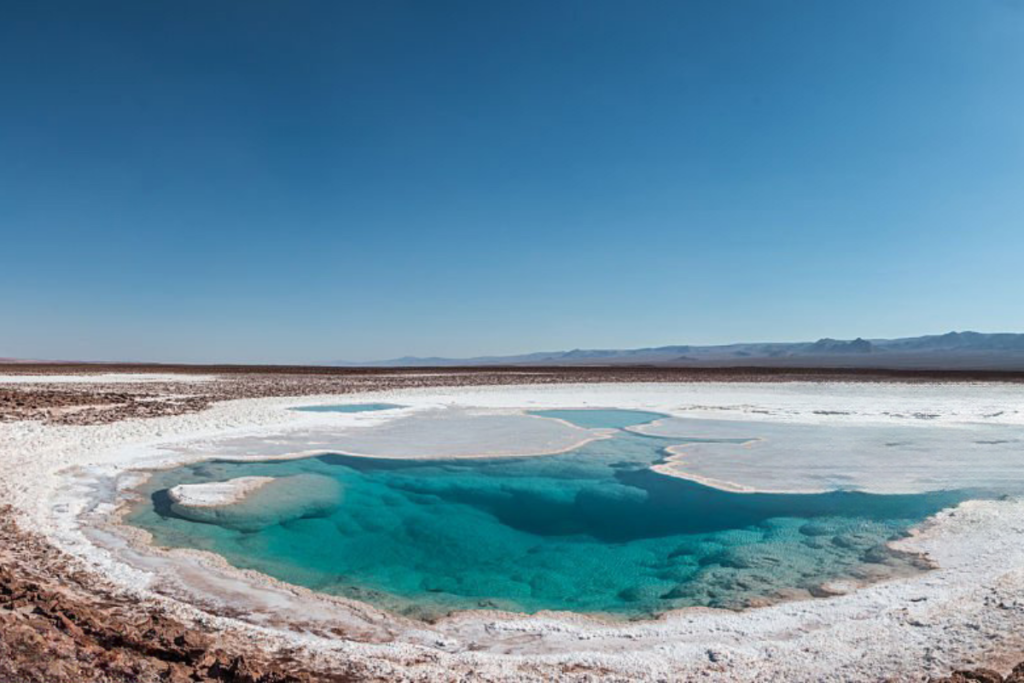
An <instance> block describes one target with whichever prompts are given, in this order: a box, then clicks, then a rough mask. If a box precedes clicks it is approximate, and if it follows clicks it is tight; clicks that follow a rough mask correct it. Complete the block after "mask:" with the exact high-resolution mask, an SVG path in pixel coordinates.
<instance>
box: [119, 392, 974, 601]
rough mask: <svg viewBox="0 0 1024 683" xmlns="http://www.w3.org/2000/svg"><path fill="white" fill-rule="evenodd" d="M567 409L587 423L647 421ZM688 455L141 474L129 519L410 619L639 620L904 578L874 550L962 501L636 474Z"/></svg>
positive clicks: (632, 447)
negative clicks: (210, 498) (263, 482)
mask: <svg viewBox="0 0 1024 683" xmlns="http://www.w3.org/2000/svg"><path fill="white" fill-rule="evenodd" d="M559 412H562V411H559ZM573 412H587V413H588V414H587V415H575V416H572V417H574V418H575V420H573V421H576V420H589V421H591V424H590V426H605V427H608V426H612V425H611V424H610V423H613V422H614V423H615V424H616V425H619V426H622V423H623V421H626V422H628V421H629V420H641V421H648V420H649V419H657V417H654V418H651V417H649V416H650V415H652V414H642V415H633V416H632V417H630V416H628V415H622V414H621V413H623V412H624V411H608V412H609V414H608V415H605V418H607V419H605V420H604V421H603V422H602V420H601V416H600V415H598V414H596V413H597V412H598V411H573ZM654 415H656V414H654ZM552 416H554V415H552ZM558 417H560V418H561V419H568V418H567V416H566V415H565V414H564V412H562V414H561V415H558ZM593 422H601V424H593ZM578 423H579V422H578ZM630 424H632V423H630ZM751 436H756V435H751ZM685 441H686V440H685V439H680V438H673V439H669V440H666V439H660V438H653V437H647V436H642V435H637V434H632V433H629V432H624V431H620V432H617V433H616V434H615V436H613V438H610V439H605V440H601V441H596V442H592V443H590V444H588V445H586V446H584V447H582V448H579V449H576V450H574V451H571V452H568V453H563V454H559V455H552V456H541V457H533V458H507V459H476V460H458V461H454V460H449V461H411V460H385V459H374V458H360V457H350V456H343V455H324V456H320V457H314V458H304V459H300V460H290V461H271V462H248V463H239V462H227V461H209V462H205V463H198V464H194V465H190V466H187V467H181V468H177V469H174V470H168V471H161V472H157V473H155V475H154V477H153V478H152V479H151V480H150V482H149V483H148V484H147V488H146V493H148V494H149V496H148V497H147V498H146V500H145V501H144V502H142V503H140V504H139V505H138V506H136V508H135V509H134V510H133V511H132V513H131V514H130V515H129V518H128V521H129V523H132V524H135V525H138V526H140V527H142V528H145V529H147V530H148V531H150V532H151V533H152V534H153V536H154V541H155V542H156V543H157V544H159V545H162V546H169V547H186V548H199V549H205V550H210V551H213V552H217V553H219V554H221V555H223V556H224V557H226V558H227V559H228V560H229V561H230V562H231V563H232V564H234V565H236V566H238V567H242V568H251V569H256V570H259V571H261V572H264V573H266V574H269V575H271V576H274V577H276V578H279V579H282V580H284V581H288V582H291V583H295V584H299V585H303V586H307V587H309V588H312V589H314V590H318V591H323V592H326V593H331V594H336V595H344V596H348V597H352V598H356V599H359V600H364V601H368V602H371V603H374V604H377V605H379V606H382V607H385V608H388V609H391V610H395V611H398V612H402V613H405V614H408V615H412V616H417V617H423V618H433V617H436V616H439V615H441V614H444V613H447V612H449V611H451V610H456V609H471V608H481V607H484V608H501V609H509V610H516V611H524V612H534V611H538V610H543V609H556V610H573V611H578V612H604V613H613V614H620V615H623V616H628V617H643V616H648V615H653V614H657V613H659V612H663V611H666V610H670V609H675V608H679V607H685V606H691V605H706V606H716V607H729V608H740V607H744V606H747V605H750V604H757V603H762V602H764V601H770V600H776V599H780V598H783V597H787V596H791V595H794V592H796V593H797V594H799V593H801V592H802V591H807V590H810V591H813V590H815V589H816V588H817V587H818V586H820V585H821V584H822V582H824V581H828V580H830V579H836V578H844V577H854V578H869V577H870V578H879V577H884V576H888V575H893V574H898V573H901V572H903V573H905V572H908V571H911V570H912V569H911V568H910V567H909V565H908V560H907V558H903V557H899V556H896V555H894V554H893V553H890V552H889V551H888V550H887V549H886V548H885V546H884V544H885V542H886V541H888V540H890V539H892V538H894V537H898V536H899V535H901V534H902V533H904V532H905V531H906V529H907V528H908V527H910V526H911V525H913V524H916V523H918V522H920V521H921V520H922V519H924V518H925V517H926V516H928V515H930V514H933V513H935V512H936V511H938V510H939V509H941V508H943V507H948V506H950V505H953V504H955V503H956V502H958V501H959V500H961V499H963V498H964V497H965V494H963V493H957V492H943V493H934V494H927V495H869V494H863V493H853V492H834V493H828V494H820V495H776V494H735V493H729V492H724V491H720V490H717V489H712V488H708V487H705V486H702V485H700V484H697V483H694V482H690V481H686V480H682V479H677V478H672V477H666V476H663V475H660V474H657V473H654V472H652V471H650V470H649V469H648V468H649V466H650V465H651V464H652V463H655V462H658V461H659V460H661V459H662V458H663V456H664V451H663V449H664V448H665V447H666V446H667V445H671V444H677V443H681V442H685ZM250 475H262V476H272V477H278V478H279V479H278V481H276V482H274V483H273V484H271V485H268V486H267V487H265V488H264V489H261V490H260V491H258V492H257V493H256V494H253V495H251V496H250V497H249V498H248V499H247V500H246V501H245V502H244V503H241V504H238V505H233V506H230V509H228V510H225V513H224V514H223V515H220V516H219V517H218V518H217V519H216V520H215V521H214V522H213V523H210V521H209V520H207V521H199V520H190V519H187V518H186V517H183V516H182V515H181V514H177V513H175V512H174V511H172V510H171V509H170V506H169V505H168V501H167V495H166V489H168V488H169V487H171V486H174V485H177V484H181V483H201V482H209V481H222V480H226V479H231V478H235V477H240V476H250ZM300 475H301V477H302V478H301V479H300V478H298V477H300ZM317 482H319V484H317ZM311 491H316V492H317V493H316V500H315V501H314V500H313V499H312V498H311V495H312V494H311V493H309V492H311ZM314 503H315V504H314Z"/></svg>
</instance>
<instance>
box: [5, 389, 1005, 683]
mask: <svg viewBox="0 0 1024 683" xmlns="http://www.w3.org/2000/svg"><path fill="white" fill-rule="evenodd" d="M382 399H386V400H388V401H389V402H398V403H402V404H403V405H406V406H408V409H407V412H411V413H415V412H417V411H424V410H430V409H436V408H442V407H447V406H453V405H454V406H460V405H461V406H466V407H480V408H513V407H514V408H529V409H535V408H547V407H551V408H555V407H586V406H588V405H590V406H595V407H596V406H615V407H619V408H635V409H643V410H654V411H657V412H664V413H667V414H670V415H681V416H692V417H700V418H718V419H722V418H725V419H742V420H752V421H757V420H766V421H769V422H771V421H788V422H795V423H806V422H816V423H826V424H859V423H865V422H870V423H878V422H885V423H889V422H892V423H899V424H914V422H915V421H914V418H913V417H912V416H913V415H914V414H922V413H927V414H928V415H934V416H936V417H934V418H931V419H929V421H928V425H929V426H933V427H934V426H936V425H949V426H950V427H955V426H956V425H958V424H963V423H973V422H986V423H994V424H1002V425H1006V426H1011V425H1012V426H1017V427H1020V426H1021V425H1024V414H1022V408H1021V406H1022V405H1024V402H1022V390H1021V388H1020V387H1018V386H1014V385H999V384H986V385H973V384H951V385H942V384H913V385H906V384H905V385H896V384H891V385H890V384H879V383H872V384H865V385H860V384H841V385H828V384H817V383H811V384H806V383H804V384H785V385H769V386H766V385H745V384H738V383H737V384H727V385H726V384H723V385H717V384H699V385H698V384H680V385H669V384H660V385H586V386H575V385H561V386H557V385H556V386H548V387H529V388H515V387H496V388H493V389H427V390H422V391H408V392H401V393H397V394H395V393H390V394H384V393H377V394H359V395H356V396H350V397H346V398H345V399H344V400H345V401H350V402H370V401H376V400H382ZM318 402H321V403H338V402H341V399H339V398H338V397H336V396H331V397H321V398H320V399H313V398H309V397H306V398H301V399H250V400H240V401H232V402H226V403H221V404H217V405H215V406H213V407H212V408H210V409H208V410H207V411H205V412H202V413H198V414H190V415H180V416H174V417H164V418H154V419H150V420H130V421H124V422H119V423H115V424H112V425H100V426H92V427H72V426H43V425H41V424H39V423H28V422H20V423H12V424H6V425H0V437H2V438H0V465H2V466H3V467H4V470H5V477H4V478H3V480H2V481H0V501H2V502H4V503H11V504H12V505H14V507H15V508H16V510H17V512H18V514H19V516H20V517H21V518H22V520H23V521H24V522H25V523H27V524H31V525H32V526H33V527H34V528H37V529H39V530H41V531H42V532H44V533H45V534H46V535H47V536H48V537H49V538H50V539H51V540H52V541H53V542H54V543H55V544H56V545H58V546H59V547H61V548H63V549H65V550H67V551H69V552H71V553H72V554H74V555H76V556H78V557H80V558H81V559H82V560H83V562H84V563H86V564H87V565H88V566H90V567H91V568H92V569H93V570H94V571H97V572H101V573H103V574H104V575H105V576H106V577H107V578H109V579H112V580H114V581H116V582H118V583H120V584H121V585H122V586H123V587H124V590H125V593H126V594H131V595H134V596H137V597H138V598H140V599H144V600H153V601H159V602H162V603H164V604H166V605H167V606H169V607H170V608H171V609H173V610H174V612H175V613H176V614H177V615H179V616H181V617H182V618H186V619H195V620H202V621H203V622H204V623H207V624H211V625H215V626H217V627H220V628H229V629H233V630H237V631H238V632H240V633H245V634H248V635H249V636H250V637H251V638H253V639H255V640H256V641H258V642H263V643H265V644H266V645H267V646H268V647H274V646H285V645H290V646H299V647H302V648H307V652H306V656H307V657H309V658H310V659H311V660H313V661H319V662H321V663H322V664H323V665H324V666H328V665H329V660H330V659H331V658H337V659H338V660H339V661H341V660H345V661H359V662H362V663H365V665H366V667H367V670H368V671H371V672H374V673H375V674H376V675H380V676H386V677H389V678H391V679H392V680H417V679H419V680H422V679H430V678H435V679H438V678H439V679H450V678H452V677H455V676H458V675H460V674H462V675H467V674H468V672H470V671H472V672H473V676H474V677H475V678H476V679H478V680H577V679H582V678H583V677H585V676H590V677H591V679H593V678H594V677H598V678H607V679H609V680H614V679H637V678H652V679H653V678H659V677H660V678H669V679H673V678H674V679H678V678H685V677H690V676H698V675H701V676H706V677H709V678H710V679H711V680H716V679H719V680H730V681H733V680H767V679H786V680H794V681H796V680H877V679H879V678H891V679H895V680H919V679H921V678H922V677H924V676H925V675H927V674H935V675H938V674H944V673H946V672H948V671H949V670H950V669H952V668H956V667H960V666H967V665H971V664H976V663H979V662H985V663H987V664H989V665H992V664H996V665H998V664H999V663H1000V662H1002V663H1004V664H1006V665H1009V664H1011V663H1013V662H1014V661H1016V660H1017V659H1019V656H1017V655H1018V653H1019V648H1020V646H1021V642H1020V639H1021V637H1020V636H1018V635H1017V634H1018V633H1024V599H1022V598H1020V597H1018V596H1021V595H1024V544H1021V543H1020V538H1021V534H1022V533H1024V503H1022V502H1020V501H1017V500H1005V501H990V502H971V503H966V504H964V505H961V506H960V507H958V508H957V509H955V510H952V511H946V512H943V513H940V514H939V515H938V516H937V517H936V518H934V519H933V520H931V521H930V522H929V523H927V524H926V525H925V526H924V527H923V528H922V529H921V530H920V531H919V532H918V533H916V534H915V535H913V536H912V537H911V538H908V539H906V540H904V541H901V542H899V544H898V546H899V547H900V549H902V550H906V551H908V552H917V553H926V554H927V555H928V557H929V558H931V559H932V560H933V561H934V562H935V563H936V564H937V566H938V569H936V570H935V571H932V572H929V573H927V574H925V575H923V576H919V577H914V578H911V579H899V580H894V581H890V582H887V583H882V584H876V585H872V586H868V587H866V588H863V589H861V590H859V591H856V592H854V593H851V594H848V595H844V596H839V597H835V598H829V599H826V600H820V599H819V600H806V601H798V602H790V603H783V604H778V605H774V606H771V607H765V608H760V609H756V610H750V611H747V612H743V613H731V612H721V611H715V610H706V609H692V610H684V611H681V612H676V613H672V614H669V615H666V616H664V617H662V618H660V619H658V620H656V621H648V622H637V623H627V624H623V623H618V624H602V623H600V622H598V621H596V620H593V619H588V618H582V617H578V616H573V615H566V614H541V615H536V616H521V615H507V614H504V615H503V614H497V613H490V612H468V613H462V614H460V615H458V616H456V617H453V618H451V619H447V620H444V621H442V622H441V623H439V624H436V625H425V624H422V623H412V622H410V621H408V620H403V619H397V618H395V619H390V621H389V617H388V615H384V614H383V613H381V612H380V611H379V610H374V609H373V608H369V607H368V606H363V605H359V604H353V603H346V602H344V601H336V600H325V599H323V598H321V597H319V596H316V595H313V594H311V593H309V592H308V591H303V590H300V589H293V588H288V587H283V586H281V585H276V584H274V583H273V582H267V581H265V580H263V578H262V577H259V576H256V575H251V574H249V575H246V574H245V573H244V572H238V571H235V570H230V569H228V568H225V567H220V568H219V569H218V568H217V567H216V564H217V563H216V562H215V561H210V560H209V558H206V559H205V560H204V559H200V557H201V554H190V553H187V552H180V551H176V552H171V553H153V554H146V553H140V552H139V551H138V550H137V549H135V548H132V547H131V545H130V544H124V543H121V544H119V542H118V540H117V538H116V537H112V536H110V535H109V534H107V533H106V532H105V531H104V530H103V529H102V528H100V527H99V526H97V527H93V526H91V524H92V522H94V521H97V520H100V519H103V518H105V517H107V516H108V515H109V514H110V512H111V511H112V510H113V506H112V505H111V504H110V503H109V502H105V501H109V499H110V497H112V495H113V493H114V491H113V487H114V485H115V484H116V483H119V484H120V485H126V484H127V483H128V482H129V480H130V479H131V478H132V477H133V476H134V475H131V474H130V473H129V471H130V470H131V469H134V468H138V467H166V466H171V465H173V464H177V463H183V462H188V461H194V460H197V459H201V458H202V454H203V453H204V448H208V447H210V446H211V445H212V444H213V443H215V442H218V441H222V440H224V439H243V440H247V441H248V442H252V443H256V442H259V441H260V440H267V439H270V440H274V439H280V438H281V435H282V434H288V433H292V434H294V433H296V431H297V430H303V431H305V430H309V429H318V428H325V427H330V428H335V427H341V426H358V425H362V426H368V425H375V424H381V423H382V422H383V421H384V420H386V419H389V418H387V417H381V416H376V415H374V414H373V413H359V414H323V413H321V414H317V413H297V412H294V411H288V410H286V408H288V407H292V406H297V405H309V404H313V403H318ZM907 416H910V417H907ZM314 450H316V449H314ZM279 455H286V453H281V454H279ZM238 457H244V456H242V455H239V456H238ZM261 457H262V456H261ZM117 477H122V479H121V480H120V482H118V480H117ZM97 492H100V493H101V494H102V495H99V496H98V495H97ZM171 570H173V571H174V572H176V573H178V574H179V576H178V579H179V584H178V586H177V588H179V589H180V590H175V589H172V588H173V584H172V582H170V581H169V580H168V579H167V577H166V572H169V571H171ZM246 576H247V578H246ZM245 581H249V582H250V583H245ZM190 582H194V583H195V584H197V585H195V586H191V587H190V586H189V583H190ZM200 584H202V585H200ZM193 588H194V589H196V593H197V594H203V595H206V596H207V597H208V596H209V595H214V594H217V593H218V592H221V593H222V594H223V595H224V598H225V604H228V603H231V602H236V601H238V600H242V601H247V602H246V604H245V609H241V610H235V611H234V612H232V614H237V613H238V612H239V611H241V612H248V613H249V614H248V615H245V616H242V615H238V616H237V617H226V616H218V615H216V614H210V613H209V612H207V611H205V610H204V609H203V608H202V607H196V606H194V605H192V604H189V603H190V600H188V598H189V596H190V590H191V589H193ZM162 591H166V593H164V592H162ZM204 602H205V606H206V607H207V608H210V607H213V608H216V604H215V603H213V602H211V601H209V600H205V601H204ZM236 606H237V603H236ZM295 618H301V619H303V620H306V621H310V620H312V621H315V620H317V619H322V620H323V622H324V623H325V624H326V623H335V624H341V626H342V627H343V628H345V629H348V632H347V634H346V637H345V638H341V637H337V636H335V637H330V636H329V635H328V634H327V633H326V629H324V630H323V631H321V632H317V631H316V630H312V631H311V632H308V633H296V632H294V631H291V630H288V629H287V628H286V626H287V623H288V622H289V621H290V620H292V619H295ZM371 625H372V626H374V628H369V626H371ZM377 627H380V628H381V629H382V630H384V631H387V638H382V637H380V635H379V633H378V632H377ZM360 629H363V630H362V631H361V630H360Z"/></svg>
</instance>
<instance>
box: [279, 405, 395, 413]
mask: <svg viewBox="0 0 1024 683" xmlns="http://www.w3.org/2000/svg"><path fill="white" fill-rule="evenodd" d="M403 407H404V406H400V405H396V404H394V403H345V404H341V405H327V406H302V407H301V408H292V410H298V411H300V412H304V413H368V412H372V411H376V410H393V409H395V408H403Z"/></svg>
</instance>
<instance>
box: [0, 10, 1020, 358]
mask: <svg viewBox="0 0 1024 683" xmlns="http://www.w3.org/2000/svg"><path fill="white" fill-rule="evenodd" d="M0 73H2V74H3V78H2V83H3V89H2V91H0V159H2V163H0V356H15V357H37V358H73V359H90V360H100V359H111V360H112V359H128V360H163V361H211V362H212V361H238V362H316V361H326V360H332V359H342V358H345V359H357V360H358V359H373V358H382V357H391V356H399V355H405V354H416V355H449V356H461V355H480V354H499V353H515V352H523V351H532V350H551V349H561V348H573V347H634V346H649V345H659V344H670V343H718V342H730V341H758V340H778V341H785V340H802V339H815V338H818V337H822V336H833V337H855V336H858V335H860V336H866V337H882V336H906V335H916V334H923V333H935V332H944V331H947V330H949V329H978V330H982V331H1024V325H1022V317H1021V313H1020V311H1021V310H1022V308H1021V306H1022V303H1021V295H1022V294H1024V266H1022V263H1024V115H1022V112H1024V87H1022V85H1021V84H1022V83H1024V2H1020V1H1019V0H1001V1H999V0H990V1H984V0H979V1H978V2H966V1H963V0H905V1H900V2H892V1H890V0H884V1H883V0H864V1H859V2H839V1H828V2H826V1H824V0H813V1H811V0H808V1H805V2H792V1H788V0H773V1H772V2H764V1H762V0H750V1H742V2H741V1H730V0H725V1H721V2H711V1H703V0H694V1H683V0H673V1H671V2H654V1H642V2H621V1H615V2H604V1H600V0H594V1H587V2H549V1H544V2H540V1H532V0H525V1H516V2H423V1H419V0H417V1H414V2H413V1H410V2H393V1H387V0H385V1H382V2H369V1H367V2H336V1H333V0H332V1H330V2H326V1H325V2H313V1H297V2H263V1H256V2H253V1H252V0H244V1H243V0H239V1H229V0H221V1H219V2H215V3H211V2H207V1H205V0H203V1H198V0H179V1H176V2H166V1H153V2H136V1H134V0H133V1H131V2H104V1H102V0H99V1H97V2H89V3H82V2H77V1H74V2H60V1H54V2H47V3H31V2H15V3H8V4H7V5H5V8H4V18H3V21H0Z"/></svg>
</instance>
